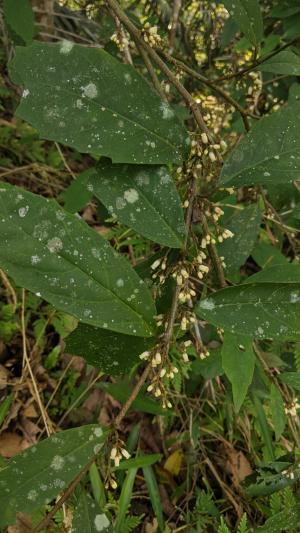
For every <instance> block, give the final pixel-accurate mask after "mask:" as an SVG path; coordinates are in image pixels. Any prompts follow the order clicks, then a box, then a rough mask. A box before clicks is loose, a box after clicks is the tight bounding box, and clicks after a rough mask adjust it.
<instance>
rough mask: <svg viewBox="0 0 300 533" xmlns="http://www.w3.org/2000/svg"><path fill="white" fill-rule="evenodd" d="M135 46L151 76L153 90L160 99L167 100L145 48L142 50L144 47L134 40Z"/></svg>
mask: <svg viewBox="0 0 300 533" xmlns="http://www.w3.org/2000/svg"><path fill="white" fill-rule="evenodd" d="M135 44H136V47H137V49H138V51H139V53H140V54H141V56H142V58H143V61H144V63H145V66H146V68H147V70H148V73H149V76H150V78H151V81H152V83H153V87H154V88H155V90H156V91H157V93H158V94H159V96H160V97H161V99H162V100H164V101H167V98H166V95H165V93H164V91H163V89H162V87H161V84H160V83H159V79H158V77H157V75H156V72H155V70H154V68H153V65H152V63H151V61H150V59H149V56H148V54H147V52H146V50H144V48H143V47H142V46H141V45H140V44H139V43H138V42H136V43H135Z"/></svg>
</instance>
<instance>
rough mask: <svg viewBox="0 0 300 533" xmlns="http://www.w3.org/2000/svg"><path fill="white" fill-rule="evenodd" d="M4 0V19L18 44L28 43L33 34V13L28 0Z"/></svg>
mask: <svg viewBox="0 0 300 533" xmlns="http://www.w3.org/2000/svg"><path fill="white" fill-rule="evenodd" d="M17 4H18V5H16V0H4V2H3V11H4V20H5V22H6V24H7V26H8V28H9V30H10V31H11V33H12V36H13V38H14V41H15V42H16V43H18V44H29V43H30V42H31V41H32V39H33V36H34V33H35V29H34V14H33V11H32V7H31V4H30V2H29V0H18V2H17Z"/></svg>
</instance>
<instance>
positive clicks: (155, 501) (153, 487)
mask: <svg viewBox="0 0 300 533" xmlns="http://www.w3.org/2000/svg"><path fill="white" fill-rule="evenodd" d="M143 474H144V479H145V481H146V485H147V489H148V492H149V496H150V500H151V504H152V508H153V511H154V514H155V517H156V519H157V522H158V526H159V530H160V531H161V532H162V531H164V527H165V523H164V517H163V510H162V504H161V497H160V493H159V489H158V484H157V481H156V477H155V474H154V472H153V469H152V468H151V466H147V467H144V468H143Z"/></svg>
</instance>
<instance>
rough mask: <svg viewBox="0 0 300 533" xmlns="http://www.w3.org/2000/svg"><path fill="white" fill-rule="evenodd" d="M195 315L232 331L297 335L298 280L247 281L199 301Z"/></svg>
mask: <svg viewBox="0 0 300 533" xmlns="http://www.w3.org/2000/svg"><path fill="white" fill-rule="evenodd" d="M196 312H197V315H198V316H199V317H200V318H202V319H203V318H205V319H206V320H208V321H209V322H211V323H212V324H214V325H216V326H219V327H222V328H224V329H225V330H226V331H230V332H231V333H234V334H241V335H247V336H250V337H255V338H258V339H281V340H282V339H299V338H300V283H251V284H250V283H249V284H244V285H239V286H237V287H229V288H227V289H222V290H220V291H218V292H215V293H213V294H211V295H210V296H209V297H208V298H205V299H203V300H201V301H200V302H199V304H198V305H197V308H196Z"/></svg>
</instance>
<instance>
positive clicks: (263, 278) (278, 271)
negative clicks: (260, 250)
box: [244, 263, 300, 284]
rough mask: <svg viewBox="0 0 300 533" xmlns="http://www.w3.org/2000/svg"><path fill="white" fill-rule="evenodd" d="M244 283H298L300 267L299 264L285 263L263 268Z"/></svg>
mask: <svg viewBox="0 0 300 533" xmlns="http://www.w3.org/2000/svg"><path fill="white" fill-rule="evenodd" d="M246 283H292V284H294V283H299V284H300V265H299V263H285V264H282V265H274V266H270V267H269V268H265V269H264V270H261V271H260V272H257V274H253V276H249V278H247V279H246V280H245V281H244V284H246Z"/></svg>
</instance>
